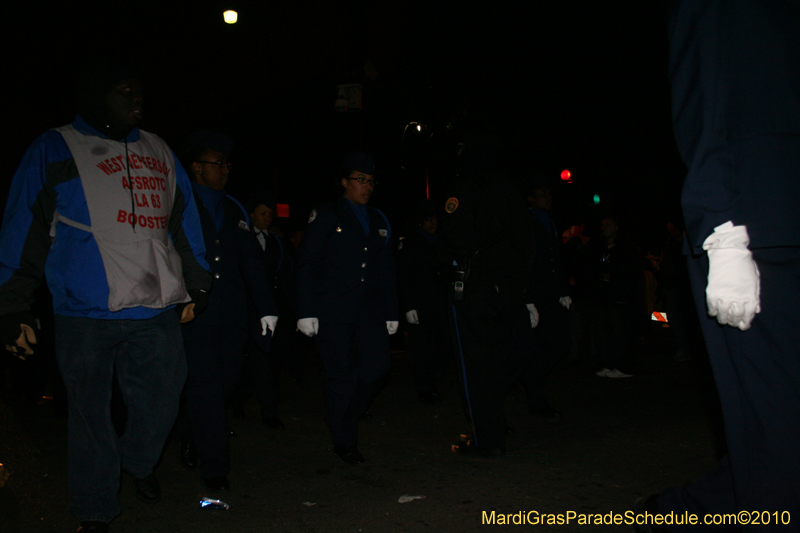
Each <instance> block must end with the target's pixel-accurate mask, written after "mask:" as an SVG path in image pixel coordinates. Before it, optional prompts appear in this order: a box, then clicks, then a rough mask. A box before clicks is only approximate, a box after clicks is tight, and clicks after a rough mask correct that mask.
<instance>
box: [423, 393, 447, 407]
mask: <svg viewBox="0 0 800 533" xmlns="http://www.w3.org/2000/svg"><path fill="white" fill-rule="evenodd" d="M419 399H420V401H421V402H422V403H424V404H426V405H433V404H436V403H439V402H441V401H442V397H441V396H439V393H438V392H436V391H425V392H420V393H419Z"/></svg>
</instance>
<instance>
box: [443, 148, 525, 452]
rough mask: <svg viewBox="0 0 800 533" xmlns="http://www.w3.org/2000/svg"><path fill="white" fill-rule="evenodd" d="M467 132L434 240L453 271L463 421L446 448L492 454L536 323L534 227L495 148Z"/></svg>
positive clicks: (501, 442) (501, 448)
mask: <svg viewBox="0 0 800 533" xmlns="http://www.w3.org/2000/svg"><path fill="white" fill-rule="evenodd" d="M467 135H468V137H469V138H467V141H466V142H465V143H462V144H461V146H460V150H459V155H458V159H457V163H456V165H457V172H458V175H457V176H456V177H455V179H454V180H453V183H452V184H451V186H450V189H449V197H448V199H447V201H446V202H445V205H444V211H445V212H444V214H443V215H442V220H441V225H440V231H439V242H438V243H437V245H438V246H439V247H440V254H441V260H442V261H443V265H444V266H447V267H449V268H450V271H451V273H452V276H453V291H452V294H451V301H450V311H449V314H450V321H451V334H452V338H453V344H454V350H455V351H456V361H457V364H458V370H459V375H460V381H461V385H462V394H463V402H464V411H465V415H466V417H467V422H468V424H469V432H468V434H466V435H465V436H464V437H465V438H464V439H463V440H461V441H459V442H457V443H456V444H454V445H453V446H452V450H453V451H454V452H455V453H459V454H466V455H479V456H496V455H504V454H505V437H506V431H507V426H506V421H505V416H504V414H503V404H504V402H505V397H506V394H507V393H508V390H509V387H510V380H511V379H512V378H511V376H513V379H516V377H517V376H518V375H519V372H520V371H521V370H522V367H523V365H524V364H525V362H527V358H526V353H525V351H524V350H522V349H521V347H523V346H525V345H526V343H525V342H524V336H525V335H526V334H527V333H528V332H529V330H530V328H531V327H534V326H535V325H536V324H537V323H538V315H537V312H536V308H535V306H534V304H533V303H532V301H531V300H530V299H529V294H530V282H531V272H532V270H533V259H534V247H533V242H534V234H535V228H534V226H533V220H532V219H531V217H530V215H529V213H528V211H527V208H526V206H525V202H524V200H523V196H522V194H521V192H519V191H518V188H517V187H515V186H514V185H513V184H512V183H511V182H510V181H509V179H508V178H507V176H506V175H505V172H504V171H503V170H502V164H503V163H504V161H503V158H501V157H499V156H498V155H497V154H498V151H496V150H495V149H494V147H492V146H491V144H490V141H486V140H483V139H479V138H476V137H477V135H474V134H471V135H470V134H467ZM526 307H527V308H526Z"/></svg>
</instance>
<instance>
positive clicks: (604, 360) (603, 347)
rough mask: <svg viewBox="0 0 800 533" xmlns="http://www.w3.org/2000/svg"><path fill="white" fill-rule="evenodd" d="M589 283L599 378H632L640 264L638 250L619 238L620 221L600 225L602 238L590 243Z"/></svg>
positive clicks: (599, 236) (640, 274) (610, 219)
mask: <svg viewBox="0 0 800 533" xmlns="http://www.w3.org/2000/svg"><path fill="white" fill-rule="evenodd" d="M587 253H588V264H587V271H588V281H589V283H588V284H589V294H590V295H591V298H592V342H593V345H594V349H595V354H596V358H597V360H598V362H597V365H599V366H600V370H598V371H597V372H596V375H597V376H599V377H608V378H612V379H619V378H629V377H632V376H633V365H634V360H633V355H634V353H633V349H634V328H635V322H634V319H635V310H636V305H635V303H636V301H637V298H638V290H639V280H640V279H641V276H642V267H641V261H640V259H639V257H638V254H637V252H636V248H634V246H633V245H632V244H631V243H630V242H629V241H628V240H627V239H626V238H625V237H624V235H623V236H621V235H620V228H619V224H618V223H617V219H616V218H614V217H611V216H607V217H605V218H603V220H602V221H601V222H600V235H598V236H597V237H595V238H594V239H592V240H591V241H589V244H588V246H587Z"/></svg>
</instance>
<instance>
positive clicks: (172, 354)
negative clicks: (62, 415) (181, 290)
mask: <svg viewBox="0 0 800 533" xmlns="http://www.w3.org/2000/svg"><path fill="white" fill-rule="evenodd" d="M56 354H57V357H58V364H59V367H60V368H61V375H62V376H63V378H64V385H65V386H66V389H67V396H68V398H69V468H68V475H69V491H70V495H71V496H72V505H71V506H70V512H71V513H72V514H73V515H75V517H77V518H78V520H81V521H89V520H96V521H101V522H110V521H111V520H112V519H113V518H114V517H115V516H117V515H118V514H119V512H120V507H119V500H118V498H117V493H118V492H119V481H120V467H121V468H122V469H124V470H125V471H127V472H129V473H130V474H131V475H132V476H134V477H136V478H144V477H147V476H149V475H150V474H151V473H152V472H153V468H154V467H155V464H156V462H157V461H158V459H159V457H160V456H161V451H162V449H163V447H164V442H165V441H166V439H167V436H168V434H169V431H170V429H171V427H172V424H173V422H174V421H175V417H176V415H177V412H178V401H179V398H180V393H181V388H182V387H183V383H184V381H185V380H186V358H185V356H184V351H183V340H182V338H181V332H180V325H179V323H178V316H177V314H176V313H175V311H173V310H168V311H165V312H163V313H161V314H160V315H158V316H156V317H154V318H151V319H148V320H100V319H93V318H78V317H68V316H56ZM115 369H116V372H117V377H118V381H119V386H120V390H121V391H122V399H123V401H124V402H125V405H126V406H127V408H128V421H127V425H126V427H125V433H124V434H123V436H122V437H118V436H117V433H116V431H115V430H114V425H113V424H112V422H111V414H110V412H111V411H110V405H111V389H112V376H113V374H114V370H115Z"/></svg>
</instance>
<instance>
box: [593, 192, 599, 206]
mask: <svg viewBox="0 0 800 533" xmlns="http://www.w3.org/2000/svg"><path fill="white" fill-rule="evenodd" d="M592 201H593V202H594V205H599V204H600V195H599V194H595V195H594V196H593V197H592Z"/></svg>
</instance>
